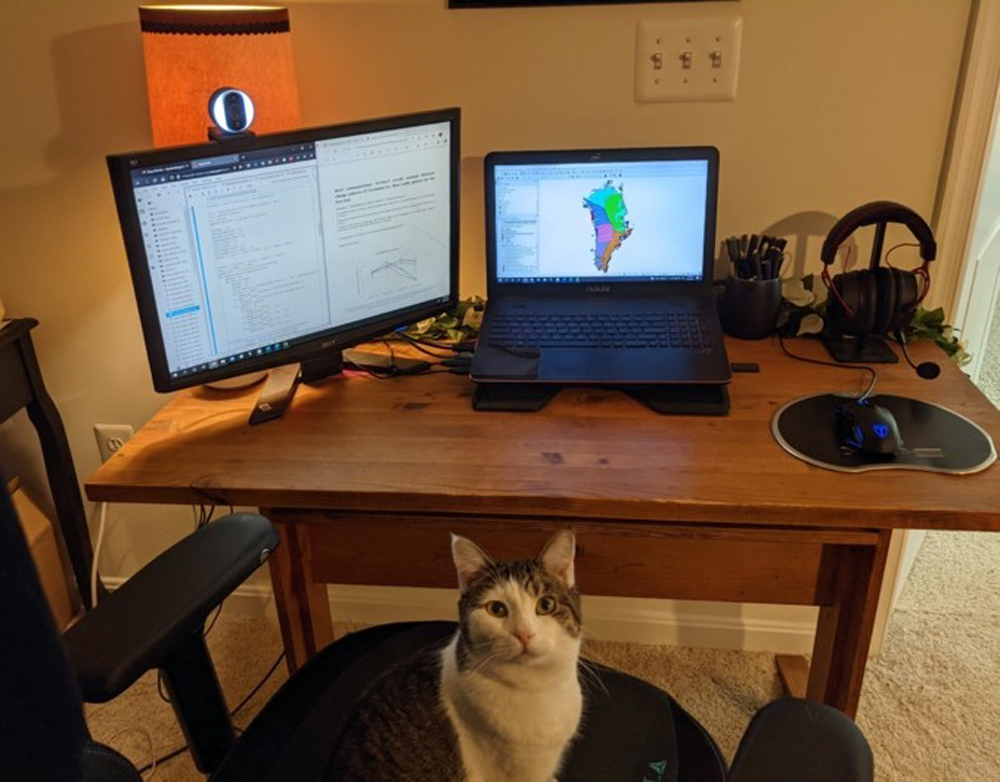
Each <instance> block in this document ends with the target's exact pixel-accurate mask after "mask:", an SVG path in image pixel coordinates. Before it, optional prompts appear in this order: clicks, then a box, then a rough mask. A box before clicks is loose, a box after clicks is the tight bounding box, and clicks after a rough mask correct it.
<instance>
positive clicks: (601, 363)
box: [538, 348, 612, 382]
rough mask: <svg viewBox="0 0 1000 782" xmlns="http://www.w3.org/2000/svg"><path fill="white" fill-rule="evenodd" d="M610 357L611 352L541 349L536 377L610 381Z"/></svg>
mask: <svg viewBox="0 0 1000 782" xmlns="http://www.w3.org/2000/svg"><path fill="white" fill-rule="evenodd" d="M611 356H612V351H611V350H593V349H587V350H574V349H573V348H565V349H562V350H560V349H552V348H547V349H543V350H542V360H541V366H540V367H539V371H538V377H539V378H540V379H549V378H551V379H555V380H603V381H605V382H607V381H608V380H610V379H611V370H612V367H611Z"/></svg>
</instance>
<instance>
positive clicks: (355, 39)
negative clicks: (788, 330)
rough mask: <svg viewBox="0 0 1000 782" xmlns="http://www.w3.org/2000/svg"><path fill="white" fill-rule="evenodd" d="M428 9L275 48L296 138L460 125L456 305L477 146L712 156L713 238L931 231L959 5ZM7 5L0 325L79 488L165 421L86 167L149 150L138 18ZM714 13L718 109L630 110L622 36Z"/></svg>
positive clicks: (347, 20) (431, 4)
mask: <svg viewBox="0 0 1000 782" xmlns="http://www.w3.org/2000/svg"><path fill="white" fill-rule="evenodd" d="M444 4H445V3H444V0H411V1H410V2H404V3H398V2H397V3H389V2H374V1H366V2H357V3H343V4H338V3H324V2H313V3H302V4H296V5H292V6H291V9H292V11H291V13H292V31H293V42H294V47H295V56H296V64H297V68H298V79H299V87H300V91H301V96H302V109H303V119H304V121H305V122H306V123H307V124H321V123H328V122H335V121H339V120H347V119H354V118H361V117H365V116H371V115H382V114H391V113H397V112H401V111H409V110H417V109H425V108H433V107H438V106H445V105H459V106H461V107H462V109H463V112H464V113H463V122H464V127H463V139H462V143H463V154H464V160H463V167H464V170H463V188H464V192H463V199H462V208H463V217H462V234H463V239H462V254H463V274H464V279H463V286H462V287H463V290H464V291H465V292H466V293H472V292H482V291H483V288H484V282H483V268H482V267H483V255H482V244H483V240H482V192H481V157H482V155H483V154H484V153H485V152H487V151H489V150H492V149H504V148H514V149H516V148H531V147H574V146H633V145H676V144H714V145H716V146H718V147H719V149H720V150H721V153H722V167H721V190H720V206H719V223H718V225H719V234H720V236H725V235H728V234H731V233H743V232H751V231H759V230H761V229H762V228H764V227H765V226H768V225H773V224H775V223H778V222H779V221H781V220H783V219H784V218H787V217H789V216H790V215H794V214H796V213H799V212H819V213H828V214H832V215H840V214H842V213H844V212H845V211H846V210H848V209H850V208H852V207H854V206H856V205H858V204H860V203H862V202H864V201H867V200H872V199H876V198H889V199H894V200H898V201H901V202H903V203H905V204H908V205H910V206H912V207H913V208H915V209H916V210H918V211H919V212H921V213H922V214H924V215H925V216H929V215H930V212H931V209H932V206H933V203H934V195H935V189H936V186H937V181H938V173H939V168H940V165H941V159H942V154H943V150H944V144H945V135H946V132H947V126H948V119H949V116H950V111H951V105H952V99H953V93H954V87H955V82H956V78H957V74H958V68H959V61H960V57H961V51H962V43H963V39H964V32H965V26H966V20H967V17H968V12H969V2H967V1H965V0H879V2H877V3H873V2H871V1H870V0H795V2H791V1H790V0H743V2H739V3H709V4H697V5H683V6H675V5H667V4H650V5H625V6H580V7H576V8H540V9H510V10H483V11H448V10H447V9H446V8H445V7H444ZM10 5H11V7H8V8H6V9H5V20H4V31H3V39H2V41H0V64H2V69H3V73H4V74H5V78H4V79H3V80H0V105H3V106H4V107H5V109H4V111H5V117H4V120H3V122H2V125H0V128H2V129H0V134H2V143H0V220H2V230H0V296H2V298H3V299H4V301H5V302H6V304H7V307H8V311H9V312H10V314H11V315H12V316H33V317H36V318H38V319H39V320H40V321H41V322H42V325H41V326H40V327H39V328H38V329H37V330H36V332H35V340H36V345H37V347H38V351H39V355H40V357H41V361H42V365H43V369H44V372H45V377H46V380H47V382H48V384H49V387H50V390H51V391H52V393H53V396H54V397H55V399H56V402H57V404H58V405H59V407H60V409H61V411H62V413H63V416H64V418H65V422H66V426H67V430H68V433H69V437H70V441H71V445H72V448H73V453H74V457H75V459H76V464H77V468H78V471H79V473H80V475H81V477H85V476H87V475H88V474H90V473H91V472H92V471H93V470H94V468H95V467H96V464H97V453H96V448H95V446H94V442H93V435H92V434H91V425H92V424H93V423H94V422H97V421H102V422H112V423H119V422H124V423H131V424H133V425H135V426H137V427H138V426H140V425H141V424H142V423H143V422H144V421H145V420H147V418H148V417H149V416H150V415H151V414H152V413H153V411H155V410H156V409H157V408H158V407H159V406H160V405H161V404H162V402H163V398H162V397H161V396H158V395H157V394H155V393H154V392H153V391H152V390H151V386H150V381H149V376H148V370H147V367H146V363H145V354H144V349H143V346H142V341H141V335H140V332H139V325H138V319H137V317H136V312H135V305H134V301H133V298H132V293H131V289H130V283H129V280H128V274H127V270H126V264H125V259H124V253H123V250H122V244H121V238H120V235H119V232H118V225H117V220H116V217H115V212H114V207H113V203H112V197H111V192H110V188H109V186H108V182H107V175H106V172H105V170H104V162H103V156H104V155H105V154H106V153H108V152H113V151H114V152H120V151H125V150H127V149H134V148H143V147H146V146H148V145H149V143H150V135H149V125H148V118H147V114H146V106H145V92H144V84H143V70H142V68H143V66H142V50H141V45H140V40H139V30H138V23H137V12H136V10H135V8H136V5H137V4H136V3H133V2H126V1H124V0H99V1H98V2H93V3H85V4H79V3H75V4H74V3H64V2H55V0H34V2H30V3H28V2H24V3H13V4H10ZM717 7H726V8H731V9H735V10H737V11H738V12H739V13H740V14H742V16H743V18H744V33H743V35H744V38H743V56H742V63H741V68H740V76H739V97H738V99H737V100H736V101H734V102H732V103H705V104H691V103H678V104H652V105H643V106H639V105H636V104H635V103H634V101H633V98H632V80H633V76H632V74H633V58H634V38H635V25H636V21H637V20H639V19H660V18H671V17H673V16H675V15H677V14H683V13H689V12H691V10H692V9H694V10H695V11H698V10H709V9H712V8H717ZM829 219H831V218H827V220H829ZM820 223H822V220H820ZM818 242H819V239H818V238H817V239H816V240H815V241H814V242H813V243H812V244H810V247H809V253H808V254H809V255H810V256H812V263H813V264H815V262H816V261H815V257H814V256H815V255H816V252H817V247H818ZM800 255H801V256H802V257H804V255H805V254H801V253H800ZM946 262H947V261H946V260H945V261H941V263H946ZM32 437H33V435H32V433H31V431H30V429H29V428H28V427H27V426H26V422H25V421H23V420H18V421H15V422H12V423H9V424H7V425H5V426H4V427H2V428H0V453H2V454H3V457H2V458H3V460H4V462H5V465H4V466H5V467H7V468H8V469H9V467H8V466H7V464H6V462H7V461H8V459H9V460H10V461H11V463H13V464H14V465H15V466H16V467H17V468H18V469H20V470H22V471H24V472H27V473H29V478H30V477H31V476H30V473H31V472H32V469H33V468H32V467H31V464H32V456H31V453H32V451H33V449H34V443H33V440H32ZM35 464H37V462H35ZM34 469H35V471H36V472H37V467H35V468H34ZM36 481H37V476H36ZM151 518H152V519H156V520H157V522H158V523H155V524H154V523H150V522H149V519H151ZM189 518H190V516H189V513H188V512H187V511H186V510H184V509H169V508H168V509H139V510H137V509H121V508H119V509H116V510H115V511H114V512H113V513H112V522H113V523H112V529H111V532H110V539H109V544H108V551H107V558H106V559H105V560H104V562H105V570H106V571H107V572H109V573H112V574H118V575H124V574H126V573H128V572H131V570H132V569H133V568H134V567H136V566H137V565H138V564H139V563H141V562H142V561H145V560H146V559H148V558H149V557H150V556H152V555H153V554H155V553H156V552H157V551H158V550H160V549H161V548H162V547H163V546H164V545H165V544H166V543H167V542H168V541H170V540H172V539H174V538H176V537H177V536H178V535H180V534H181V533H182V531H183V530H185V529H187V528H188V526H189Z"/></svg>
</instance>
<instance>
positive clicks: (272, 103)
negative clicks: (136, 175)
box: [139, 5, 300, 147]
mask: <svg viewBox="0 0 1000 782" xmlns="http://www.w3.org/2000/svg"><path fill="white" fill-rule="evenodd" d="M139 25H140V28H141V30H142V45H143V52H144V56H145V61H146V91H147V93H148V95H149V115H150V119H151V120H152V128H153V144H154V145H155V146H157V147H165V146H174V145H177V144H196V143H199V142H203V141H206V140H207V139H206V136H207V129H208V127H209V100H210V99H211V98H212V97H213V95H217V94H219V93H220V91H221V90H225V89H227V88H228V89H230V90H236V91H240V92H243V93H246V94H247V95H249V96H250V98H251V99H252V101H253V107H254V111H253V114H254V115H255V117H256V121H255V123H254V126H253V130H254V131H255V132H257V133H271V132H276V131H280V130H290V129H294V128H296V127H298V126H299V124H300V119H299V95H298V89H297V88H296V84H295V64H294V62H293V60H292V42H291V32H290V26H289V21H288V9H287V8H284V7H280V6H253V5H147V6H140V7H139Z"/></svg>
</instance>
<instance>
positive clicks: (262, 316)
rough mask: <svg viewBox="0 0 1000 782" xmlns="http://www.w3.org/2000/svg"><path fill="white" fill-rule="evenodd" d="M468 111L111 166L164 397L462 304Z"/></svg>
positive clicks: (229, 143) (128, 158)
mask: <svg viewBox="0 0 1000 782" xmlns="http://www.w3.org/2000/svg"><path fill="white" fill-rule="evenodd" d="M458 120H459V112H458V110H457V109H448V110H444V111H437V112H427V113H423V114H413V115H407V116H403V117H393V118H387V119H379V120H371V121H366V122H358V123H351V124H347V125H336V126H330V127H323V128H311V129H308V130H300V131H293V132H287V133H277V134H270V135H267V136H260V137H256V138H248V139H234V140H226V141H223V142H221V143H206V144H200V145H197V146H189V147H175V148H171V149H165V150H156V151H150V152H145V153H132V154H125V155H113V156H109V158H108V165H109V169H110V172H111V178H112V184H113V186H114V190H115V197H116V201H117V204H118V213H119V218H120V220H121V224H122V230H123V234H124V238H125V245H126V250H127V253H128V259H129V266H130V269H131V272H132V279H133V283H134V286H135V290H136V297H137V300H138V303H139V314H140V319H141V321H142V326H143V333H144V336H145V340H146V346H147V351H148V354H149V360H150V367H151V369H152V373H153V384H154V386H155V387H156V389H157V390H159V391H170V390H173V389H177V388H183V387H185V386H190V385H195V384H198V383H203V382H206V381H210V380H217V379H221V378H224V377H229V376H233V375H238V374H242V373H245V372H249V371H252V370H256V369H263V368H266V367H270V366H276V365H279V364H287V363H291V362H294V361H301V360H305V359H308V358H310V357H315V356H317V355H318V354H320V353H322V352H324V351H329V350H340V349H341V348H344V347H348V346H350V345H352V344H357V343H358V342H361V341H363V340H365V339H370V338H372V337H376V336H379V335H382V334H384V333H386V332H387V331H390V330H392V329H393V328H396V327H398V326H402V325H406V324H408V323H412V322H414V321H416V320H420V319H421V318H424V317H428V316H430V315H433V314H436V313H439V312H441V311H443V310H446V309H449V308H450V307H452V306H454V304H455V303H456V301H457V291H458V161H459V127H458Z"/></svg>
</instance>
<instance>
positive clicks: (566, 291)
mask: <svg viewBox="0 0 1000 782" xmlns="http://www.w3.org/2000/svg"><path fill="white" fill-rule="evenodd" d="M650 160H664V161H673V160H705V161H707V162H708V182H707V187H706V192H705V241H704V246H703V248H702V278H701V279H700V280H634V279H629V278H627V277H605V276H601V277H598V276H596V275H595V276H594V277H592V278H588V279H585V280H581V281H579V282H575V281H574V282H504V281H502V280H501V279H500V278H499V276H498V275H497V253H496V186H495V175H496V168H497V166H511V165H537V164H565V163H605V162H610V163H614V162H643V161H650ZM483 163H484V165H483V168H484V175H483V180H484V187H485V196H486V197H485V208H486V231H485V234H486V288H487V298H488V299H490V298H494V297H496V296H498V295H499V296H514V295H516V296H541V297H551V296H557V297H560V298H563V297H572V296H589V295H591V294H593V293H595V292H596V293H601V294H607V293H610V292H614V293H616V294H625V295H636V296H641V295H653V296H665V295H666V296H669V295H672V294H683V293H684V292H688V293H690V292H691V291H692V290H693V289H700V290H703V291H704V290H710V289H711V287H712V284H713V276H714V272H715V232H716V215H717V211H718V201H719V150H718V149H717V148H716V147H712V146H697V147H693V146H692V147H631V148H625V147H622V148H610V149H607V148H606V149H597V148H592V149H571V150H520V151H497V152H490V153H488V154H487V155H486V157H485V158H484V161H483Z"/></svg>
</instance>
